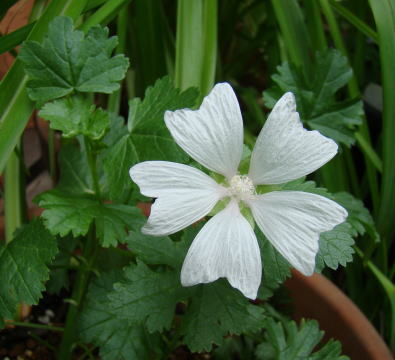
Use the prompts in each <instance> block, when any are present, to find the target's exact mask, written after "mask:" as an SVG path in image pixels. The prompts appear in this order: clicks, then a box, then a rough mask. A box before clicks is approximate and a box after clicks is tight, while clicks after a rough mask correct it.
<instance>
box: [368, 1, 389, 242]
mask: <svg viewBox="0 0 395 360" xmlns="http://www.w3.org/2000/svg"><path fill="white" fill-rule="evenodd" d="M369 4H370V6H371V8H372V11H373V15H374V18H375V21H376V26H377V31H378V34H379V47H380V61H381V77H382V86H383V178H382V194H381V206H380V210H379V216H378V228H379V231H380V232H381V235H382V236H384V237H386V238H387V239H388V240H392V237H393V236H394V235H395V222H394V221H393V218H392V214H394V212H395V162H394V155H393V154H394V141H395V102H394V99H395V81H394V79H395V68H394V62H395V37H394V34H395V0H369Z"/></svg>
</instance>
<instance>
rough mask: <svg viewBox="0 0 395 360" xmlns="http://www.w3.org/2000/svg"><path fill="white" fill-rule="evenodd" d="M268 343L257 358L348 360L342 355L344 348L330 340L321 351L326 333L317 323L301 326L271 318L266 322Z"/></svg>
mask: <svg viewBox="0 0 395 360" xmlns="http://www.w3.org/2000/svg"><path fill="white" fill-rule="evenodd" d="M265 328H266V334H265V338H266V339H265V340H266V341H265V342H263V343H261V344H260V345H258V347H257V349H256V353H255V354H256V357H257V358H258V359H262V360H295V359H308V360H318V359H320V360H346V359H348V358H347V357H346V356H342V355H341V345H340V343H339V342H338V341H333V340H330V341H329V342H328V343H326V344H325V345H323V346H322V347H321V349H319V350H318V351H314V350H315V349H316V346H317V345H318V344H319V343H320V341H321V339H322V337H323V335H324V332H323V331H320V330H319V327H318V323H317V321H315V320H308V321H302V322H301V324H300V325H299V328H298V326H297V325H296V323H295V322H294V321H288V322H286V321H284V322H283V323H280V322H278V323H277V322H275V321H274V320H273V319H272V318H267V319H266V320H265Z"/></svg>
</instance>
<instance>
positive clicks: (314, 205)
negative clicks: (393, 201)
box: [130, 83, 347, 299]
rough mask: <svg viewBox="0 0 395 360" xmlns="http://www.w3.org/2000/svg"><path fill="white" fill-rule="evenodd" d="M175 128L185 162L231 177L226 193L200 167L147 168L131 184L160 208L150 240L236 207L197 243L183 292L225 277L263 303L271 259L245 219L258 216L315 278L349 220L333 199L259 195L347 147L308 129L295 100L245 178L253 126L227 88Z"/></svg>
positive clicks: (181, 117)
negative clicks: (327, 246)
mask: <svg viewBox="0 0 395 360" xmlns="http://www.w3.org/2000/svg"><path fill="white" fill-rule="evenodd" d="M165 122H166V125H167V127H168V129H169V130H170V132H171V134H172V136H173V138H174V139H175V141H176V142H177V144H178V145H179V146H181V148H182V149H184V151H185V152H187V153H188V154H189V155H190V156H191V157H192V158H193V159H195V160H196V161H198V162H199V163H201V164H202V165H204V166H205V167H206V168H207V169H209V170H211V171H214V172H216V173H219V174H222V175H224V176H225V178H226V180H225V181H224V183H223V184H218V183H217V182H215V181H214V180H213V179H212V178H211V177H210V176H208V175H206V174H205V173H203V172H202V171H200V170H197V169H196V168H193V167H191V166H187V165H182V164H177V163H172V162H166V161H146V162H143V163H140V164H137V165H135V166H133V167H132V168H131V169H130V176H131V177H132V179H133V181H134V182H136V183H137V184H138V185H139V187H140V190H141V193H142V194H144V195H145V196H149V197H154V198H157V199H156V201H155V202H154V204H153V205H152V208H151V215H150V217H149V219H148V222H147V224H146V225H145V226H144V227H143V229H142V231H143V232H144V233H145V234H150V235H157V236H161V235H169V234H172V233H175V232H177V231H179V230H181V229H183V228H185V227H187V226H189V225H191V224H193V223H194V222H196V221H197V220H199V219H201V218H202V217H204V216H205V215H207V214H208V213H209V212H210V211H211V210H212V209H213V207H214V206H215V204H216V203H217V202H218V201H219V200H221V199H223V198H229V199H230V201H229V203H228V204H227V206H226V207H225V209H224V210H222V211H220V212H219V213H218V214H216V215H215V216H213V217H212V218H211V219H210V220H209V221H208V222H207V223H206V224H205V225H204V226H203V228H202V229H201V230H200V232H199V233H198V235H197V236H196V238H195V239H194V240H193V243H192V245H191V247H190V248H189V251H188V254H187V256H186V258H185V260H184V264H183V267H182V270H181V283H182V285H183V286H192V285H195V284H199V283H208V282H212V281H215V280H217V279H218V278H221V277H225V278H227V279H228V281H229V283H230V284H231V285H232V286H233V287H235V288H237V289H239V290H240V291H241V292H242V293H243V294H244V295H245V296H246V297H248V298H250V299H255V298H256V296H257V292H258V288H259V285H260V283H261V271H262V266H261V256H260V251H259V246H258V243H257V239H256V236H255V233H254V231H253V229H252V227H251V225H250V223H249V222H248V221H247V220H246V218H245V217H244V216H243V215H242V213H241V212H240V207H239V205H240V204H241V203H242V204H244V205H246V206H248V207H249V208H250V209H251V212H252V215H253V217H254V219H255V222H256V223H257V224H258V226H259V228H260V229H261V230H262V232H263V233H264V234H265V236H266V237H267V238H268V240H269V241H270V242H271V244H272V245H273V246H274V247H275V248H276V249H277V250H278V251H279V252H280V254H281V255H282V256H284V258H286V259H287V260H288V261H289V263H290V264H291V265H292V266H294V267H295V268H296V269H297V270H299V271H300V272H302V273H303V274H305V275H311V274H312V273H313V272H314V268H315V256H316V254H317V251H318V240H319V236H320V233H322V232H324V231H328V230H331V229H332V228H333V227H334V226H336V225H337V224H339V223H341V222H343V221H344V220H345V219H346V217H347V212H346V210H345V209H344V208H342V207H341V206H340V205H338V204H337V203H335V202H334V201H331V200H329V199H327V198H325V197H322V196H319V195H315V194H311V193H306V192H301V191H272V192H268V193H264V194H257V193H256V191H255V187H256V186H257V185H273V184H281V183H285V182H288V181H291V180H295V179H297V178H300V177H302V176H304V175H307V174H309V173H311V172H313V171H314V170H316V169H318V168H319V167H321V166H322V165H324V164H325V163H326V162H328V161H329V160H330V159H331V158H332V157H333V156H334V155H335V154H336V153H337V145H336V143H335V142H334V141H332V140H331V139H328V138H326V137H324V136H322V135H321V134H320V133H319V132H318V131H307V130H306V129H304V128H303V126H302V123H301V122H300V120H299V114H298V113H297V112H296V105H295V98H294V96H293V94H292V93H286V94H285V95H284V96H283V97H282V98H281V99H280V100H279V101H278V102H277V104H276V105H275V107H274V108H273V110H272V112H271V114H270V115H269V117H268V119H267V121H266V123H265V125H264V127H263V129H262V131H261V133H260V134H259V137H258V139H257V141H256V144H255V147H254V150H253V152H252V155H251V162H250V169H249V173H248V175H240V174H239V173H238V172H237V170H238V167H239V164H240V161H241V157H242V151H243V121H242V117H241V113H240V108H239V104H238V101H237V98H236V95H235V94H234V92H233V89H232V88H231V86H230V85H229V84H227V83H221V84H217V85H216V86H215V87H214V88H213V90H212V91H211V93H210V94H209V95H208V96H207V97H205V99H204V101H203V103H202V105H201V107H200V109H199V110H189V109H183V110H177V111H174V112H172V111H166V113H165Z"/></svg>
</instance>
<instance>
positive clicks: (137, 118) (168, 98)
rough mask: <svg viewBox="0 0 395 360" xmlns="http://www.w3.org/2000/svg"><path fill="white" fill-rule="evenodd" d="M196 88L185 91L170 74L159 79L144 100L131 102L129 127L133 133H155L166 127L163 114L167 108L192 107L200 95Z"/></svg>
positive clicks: (146, 93)
mask: <svg viewBox="0 0 395 360" xmlns="http://www.w3.org/2000/svg"><path fill="white" fill-rule="evenodd" d="M198 95H199V94H198V91H197V90H196V89H195V88H189V89H187V90H185V91H183V92H181V91H180V90H179V89H177V88H175V87H174V85H173V83H172V80H171V79H170V77H169V76H165V77H163V78H161V79H159V80H157V81H156V82H155V84H154V86H150V87H148V88H147V90H146V91H145V96H144V100H143V101H141V100H140V99H134V100H132V101H130V102H129V118H128V127H129V130H130V131H131V132H132V133H143V134H144V133H149V134H151V133H153V132H157V131H158V129H161V130H162V129H166V126H165V122H164V121H163V115H164V113H165V111H166V110H171V111H172V110H177V109H182V108H191V107H193V106H194V105H195V102H196V99H197V97H198Z"/></svg>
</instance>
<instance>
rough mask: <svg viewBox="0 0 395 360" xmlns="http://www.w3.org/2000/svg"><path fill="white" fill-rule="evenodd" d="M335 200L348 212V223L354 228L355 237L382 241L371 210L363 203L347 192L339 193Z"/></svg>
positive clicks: (335, 195)
mask: <svg viewBox="0 0 395 360" xmlns="http://www.w3.org/2000/svg"><path fill="white" fill-rule="evenodd" d="M333 196H334V200H335V201H336V202H338V203H339V204H340V205H342V206H344V207H345V208H346V209H347V211H348V217H347V223H348V224H350V225H351V227H352V228H353V230H354V232H353V236H356V235H364V234H365V233H368V235H369V236H370V237H371V238H372V239H373V240H374V241H375V242H378V241H380V235H379V234H378V232H377V230H376V225H375V222H374V220H373V218H372V215H370V212H369V210H368V209H367V208H366V207H365V206H364V204H363V202H362V201H361V200H359V199H357V198H355V197H354V196H352V195H351V194H349V193H347V192H339V193H336V194H334V195H333Z"/></svg>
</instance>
